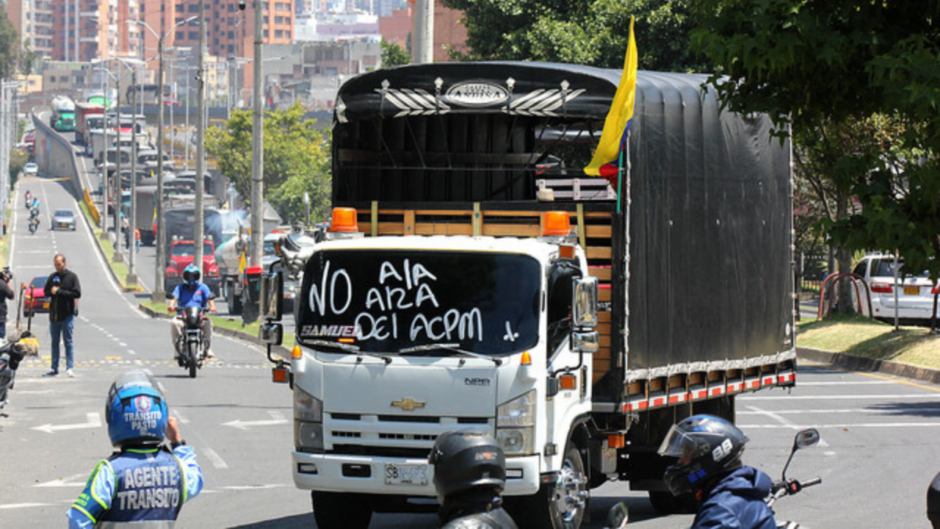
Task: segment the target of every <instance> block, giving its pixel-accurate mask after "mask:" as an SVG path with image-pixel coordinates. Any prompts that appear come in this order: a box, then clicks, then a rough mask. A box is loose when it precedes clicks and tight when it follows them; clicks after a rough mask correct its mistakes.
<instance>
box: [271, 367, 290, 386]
mask: <svg viewBox="0 0 940 529" xmlns="http://www.w3.org/2000/svg"><path fill="white" fill-rule="evenodd" d="M288 378H289V377H288V376H287V370H286V369H284V368H283V367H275V368H274V369H272V370H271V382H276V383H278V384H286V383H287V381H288Z"/></svg>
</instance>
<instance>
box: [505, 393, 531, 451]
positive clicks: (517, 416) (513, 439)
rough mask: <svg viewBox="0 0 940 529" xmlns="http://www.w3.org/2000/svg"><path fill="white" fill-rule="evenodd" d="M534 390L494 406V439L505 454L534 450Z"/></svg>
mask: <svg viewBox="0 0 940 529" xmlns="http://www.w3.org/2000/svg"><path fill="white" fill-rule="evenodd" d="M535 396H536V393H535V390H534V389H533V390H531V391H529V392H527V393H525V394H523V395H521V396H519V397H517V398H515V399H513V400H511V401H509V402H507V403H505V404H501V405H500V406H498V407H497V408H496V440H497V442H499V446H500V448H502V449H503V452H504V453H505V454H506V455H507V456H514V455H529V454H532V453H534V452H535Z"/></svg>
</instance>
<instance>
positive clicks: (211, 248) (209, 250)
mask: <svg viewBox="0 0 940 529" xmlns="http://www.w3.org/2000/svg"><path fill="white" fill-rule="evenodd" d="M203 244H204V247H203V254H202V262H203V266H202V270H203V276H202V282H203V283H205V284H206V286H208V287H209V289H210V290H212V292H213V293H214V294H218V292H219V268H218V267H217V266H216V264H215V243H213V242H212V241H204V242H203ZM195 246H196V243H195V242H194V241H191V240H183V239H177V240H174V241H172V242H171V243H170V252H169V254H168V260H169V262H168V264H167V266H166V289H167V291H168V292H172V291H173V289H174V288H176V286H177V285H179V284H180V283H182V282H183V270H185V269H186V267H187V266H189V265H191V264H193V263H194V262H195V259H196V251H195Z"/></svg>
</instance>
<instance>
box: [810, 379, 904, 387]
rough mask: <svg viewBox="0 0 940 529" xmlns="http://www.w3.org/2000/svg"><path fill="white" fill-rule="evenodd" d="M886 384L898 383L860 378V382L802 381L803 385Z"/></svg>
mask: <svg viewBox="0 0 940 529" xmlns="http://www.w3.org/2000/svg"><path fill="white" fill-rule="evenodd" d="M884 384H897V382H895V381H893V380H859V381H858V382H849V381H835V380H833V381H831V382H800V387H803V386H880V385H884Z"/></svg>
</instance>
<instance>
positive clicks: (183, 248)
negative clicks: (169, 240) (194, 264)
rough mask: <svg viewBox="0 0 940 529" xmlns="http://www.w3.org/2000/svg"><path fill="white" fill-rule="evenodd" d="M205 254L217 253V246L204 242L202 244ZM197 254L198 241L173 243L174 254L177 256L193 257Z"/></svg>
mask: <svg viewBox="0 0 940 529" xmlns="http://www.w3.org/2000/svg"><path fill="white" fill-rule="evenodd" d="M202 247H203V248H204V249H203V250H202V254H203V255H212V254H213V253H215V248H213V247H212V243H209V242H207V243H203V246H202ZM195 254H196V243H192V242H181V243H176V244H174V245H173V255H174V256H177V257H192V256H193V255H195Z"/></svg>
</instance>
